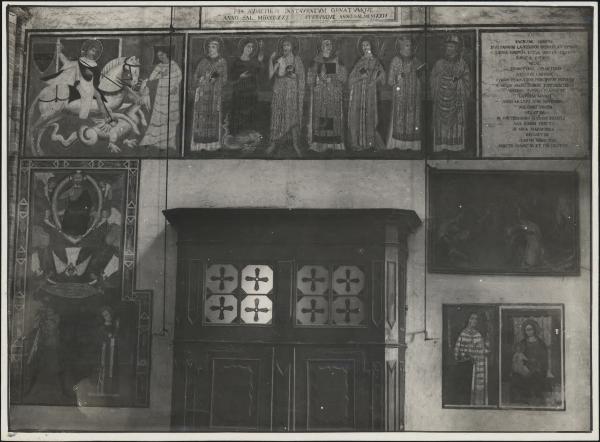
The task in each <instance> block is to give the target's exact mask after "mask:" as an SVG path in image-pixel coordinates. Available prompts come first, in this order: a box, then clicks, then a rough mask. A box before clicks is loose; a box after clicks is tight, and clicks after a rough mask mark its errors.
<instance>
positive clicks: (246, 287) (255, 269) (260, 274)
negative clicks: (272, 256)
mask: <svg viewBox="0 0 600 442" xmlns="http://www.w3.org/2000/svg"><path fill="white" fill-rule="evenodd" d="M241 285H242V290H243V291H244V292H246V293H247V294H249V295H266V294H268V293H270V292H271V290H273V269H271V267H269V266H268V265H248V266H246V267H244V268H243V269H242V284H241Z"/></svg>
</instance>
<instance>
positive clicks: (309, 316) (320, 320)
mask: <svg viewBox="0 0 600 442" xmlns="http://www.w3.org/2000/svg"><path fill="white" fill-rule="evenodd" d="M328 304H329V303H328V299H327V297H325V296H303V297H302V298H300V299H299V300H298V303H297V304H296V321H298V323H299V324H302V325H323V324H327V319H328V318H329V309H328Z"/></svg>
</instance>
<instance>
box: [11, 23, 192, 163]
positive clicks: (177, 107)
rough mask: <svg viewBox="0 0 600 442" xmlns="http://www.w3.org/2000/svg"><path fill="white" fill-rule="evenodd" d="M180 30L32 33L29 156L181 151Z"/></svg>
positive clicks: (27, 122)
mask: <svg viewBox="0 0 600 442" xmlns="http://www.w3.org/2000/svg"><path fill="white" fill-rule="evenodd" d="M184 43H185V41H184V37H183V35H181V34H165V33H162V34H156V33H144V34H128V33H123V32H118V33H103V34H93V35H92V34H83V33H79V34H64V33H63V34H57V33H52V34H48V33H45V34H41V33H37V32H30V33H28V51H27V54H28V57H29V58H28V61H27V74H26V77H25V78H26V87H25V99H24V101H25V106H24V116H23V120H24V122H25V123H24V133H23V136H22V145H23V150H22V152H23V155H24V156H28V157H29V156H31V157H60V158H64V157H83V158H88V157H91V158H97V157H116V158H120V157H146V158H147V157H158V158H162V157H165V156H171V157H172V156H178V154H179V152H178V146H179V145H180V139H181V115H182V106H181V102H182V94H183V61H184V60H183V58H184V55H183V54H184Z"/></svg>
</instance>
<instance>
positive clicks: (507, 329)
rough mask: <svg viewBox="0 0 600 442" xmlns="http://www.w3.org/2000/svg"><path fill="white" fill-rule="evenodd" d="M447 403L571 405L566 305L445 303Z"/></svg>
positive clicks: (546, 407)
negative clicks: (567, 388)
mask: <svg viewBox="0 0 600 442" xmlns="http://www.w3.org/2000/svg"><path fill="white" fill-rule="evenodd" d="M442 321H443V326H444V329H443V335H442V336H443V341H444V346H443V349H442V406H443V407H444V408H500V409H512V408H521V409H540V410H564V409H565V382H564V379H565V369H564V356H563V355H564V330H565V326H564V307H563V306H562V305H560V304H503V305H500V304H446V305H444V306H443V318H442Z"/></svg>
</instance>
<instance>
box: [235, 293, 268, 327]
mask: <svg viewBox="0 0 600 442" xmlns="http://www.w3.org/2000/svg"><path fill="white" fill-rule="evenodd" d="M241 308H242V311H241V315H240V316H241V318H242V322H244V323H246V324H269V323H270V322H271V319H272V318H273V302H272V301H271V300H270V299H269V297H268V296H246V297H245V298H244V299H243V300H242V306H241Z"/></svg>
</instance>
